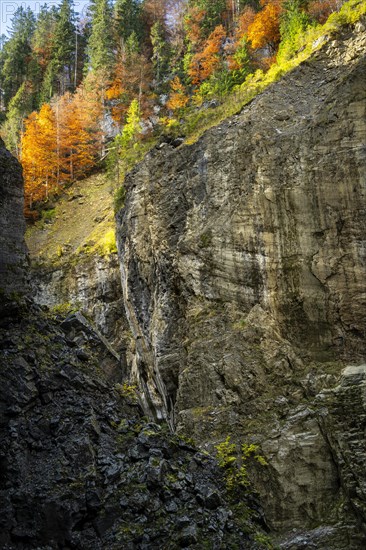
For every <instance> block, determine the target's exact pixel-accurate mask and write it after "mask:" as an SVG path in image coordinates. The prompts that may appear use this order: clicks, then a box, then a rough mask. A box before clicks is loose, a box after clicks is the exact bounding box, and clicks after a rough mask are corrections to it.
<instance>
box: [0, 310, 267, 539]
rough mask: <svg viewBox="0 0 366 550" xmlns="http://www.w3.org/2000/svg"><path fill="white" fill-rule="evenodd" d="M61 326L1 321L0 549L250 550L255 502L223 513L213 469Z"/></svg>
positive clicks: (35, 315) (31, 318) (79, 337)
mask: <svg viewBox="0 0 366 550" xmlns="http://www.w3.org/2000/svg"><path fill="white" fill-rule="evenodd" d="M10 306H11V307H10ZM60 321H61V319H57V316H55V315H52V314H51V313H50V312H46V311H42V310H40V309H39V308H38V307H36V306H34V305H33V304H32V303H30V302H29V303H24V302H23V303H20V304H19V303H18V304H14V302H13V303H12V305H11V304H10V303H9V307H8V309H7V314H5V315H3V317H2V320H1V324H0V325H1V326H0V387H1V395H0V547H1V548H2V549H4V550H10V549H15V548H16V549H18V548H19V549H32V548H34V549H36V548H38V549H42V550H46V549H54V548H60V549H69V548H70V549H71V548H75V549H90V550H97V549H111V550H112V549H114V548H115V549H117V548H118V549H119V550H120V549H124V550H128V549H131V550H132V549H149V550H150V549H154V548H156V549H159V550H162V549H174V548H199V549H201V548H209V549H215V548H217V549H220V548H222V549H226V548H230V549H235V548H238V549H239V548H240V549H245V548H260V547H261V546H260V545H259V544H258V543H256V542H254V537H255V532H256V531H257V530H260V523H261V517H260V512H259V511H258V508H257V506H256V504H255V500H254V498H253V497H250V496H248V495H244V494H243V495H242V499H241V502H238V503H237V504H236V505H235V504H234V505H233V504H231V505H229V504H228V494H227V491H226V488H225V482H224V477H223V472H222V470H221V469H220V468H219V467H218V466H217V463H216V462H215V460H214V459H213V458H212V457H211V456H209V455H208V454H205V453H202V452H199V451H198V450H197V449H196V448H194V446H192V445H191V443H190V442H186V441H184V440H183V439H182V438H179V437H177V436H174V435H172V434H170V433H169V431H168V429H167V428H166V427H164V426H160V425H156V424H153V423H149V421H148V420H147V419H146V418H144V417H143V416H142V413H141V411H140V406H139V403H138V396H137V394H136V392H135V389H134V388H133V387H132V386H129V385H128V384H116V385H115V386H112V385H111V383H110V382H109V381H108V379H107V376H106V375H105V373H104V371H103V369H102V367H101V365H102V366H103V360H104V359H105V354H106V349H105V343H104V342H103V341H100V342H99V343H98V341H97V336H96V335H95V334H94V335H92V336H91V334H90V332H88V331H85V330H84V331H83V328H82V325H80V327H79V333H77V331H76V333H75V330H74V331H73V332H72V334H71V336H70V329H69V327H70V323H68V322H66V323H65V322H63V323H60ZM62 327H64V329H62ZM74 327H75V323H74ZM90 338H92V341H91V342H90V345H89V344H88V339H89V340H90ZM250 533H251V535H250ZM257 538H258V537H257Z"/></svg>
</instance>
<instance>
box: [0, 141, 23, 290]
mask: <svg viewBox="0 0 366 550" xmlns="http://www.w3.org/2000/svg"><path fill="white" fill-rule="evenodd" d="M23 205H24V193H23V179H22V169H21V166H20V164H19V162H18V161H17V160H16V159H15V158H14V157H13V156H12V155H11V154H10V153H9V152H8V151H7V150H6V149H5V145H4V142H3V141H2V139H1V138H0V291H1V292H3V293H5V294H9V293H14V292H15V293H24V291H25V289H26V277H27V276H26V264H27V252H26V247H25V243H24V233H25V221H24V216H23Z"/></svg>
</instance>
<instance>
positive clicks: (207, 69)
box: [189, 25, 226, 85]
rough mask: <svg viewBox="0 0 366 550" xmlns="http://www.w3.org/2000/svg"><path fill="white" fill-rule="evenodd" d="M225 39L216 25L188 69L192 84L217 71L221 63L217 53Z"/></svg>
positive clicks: (220, 26)
mask: <svg viewBox="0 0 366 550" xmlns="http://www.w3.org/2000/svg"><path fill="white" fill-rule="evenodd" d="M225 37H226V32H225V30H224V28H223V26H222V25H218V26H217V27H216V28H215V29H214V30H213V32H212V33H211V34H210V36H209V37H208V39H207V40H206V42H205V43H204V47H203V50H202V51H200V52H198V53H197V54H196V55H194V57H193V58H192V61H191V66H190V68H189V76H190V78H191V80H192V83H193V84H195V85H198V84H200V83H201V82H203V80H206V79H207V78H209V77H210V76H211V75H212V74H213V73H214V72H215V71H216V70H217V69H218V67H219V66H220V61H221V59H220V55H219V53H220V50H221V48H222V44H223V40H224V38H225Z"/></svg>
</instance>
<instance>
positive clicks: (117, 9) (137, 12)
mask: <svg viewBox="0 0 366 550" xmlns="http://www.w3.org/2000/svg"><path fill="white" fill-rule="evenodd" d="M113 15H114V34H115V40H116V42H117V44H118V45H120V44H123V43H125V42H126V41H127V39H128V37H129V36H131V34H132V33H135V35H136V37H137V39H138V42H139V43H140V42H141V39H142V36H143V27H142V19H141V3H140V2H138V1H137V0H116V3H115V5H114V10H113Z"/></svg>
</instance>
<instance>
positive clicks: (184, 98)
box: [166, 76, 189, 113]
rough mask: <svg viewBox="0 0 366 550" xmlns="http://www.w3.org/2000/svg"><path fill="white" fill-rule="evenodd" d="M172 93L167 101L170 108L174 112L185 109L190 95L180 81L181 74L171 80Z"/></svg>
mask: <svg viewBox="0 0 366 550" xmlns="http://www.w3.org/2000/svg"><path fill="white" fill-rule="evenodd" d="M170 90H171V92H170V94H169V99H168V101H167V103H166V106H167V108H168V109H170V110H171V111H173V112H178V113H179V111H181V110H182V109H184V107H185V106H186V105H187V103H188V101H189V97H188V95H187V94H186V91H185V88H184V86H183V84H182V83H181V81H180V78H179V76H175V77H174V78H173V80H172V81H171V82H170Z"/></svg>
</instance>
